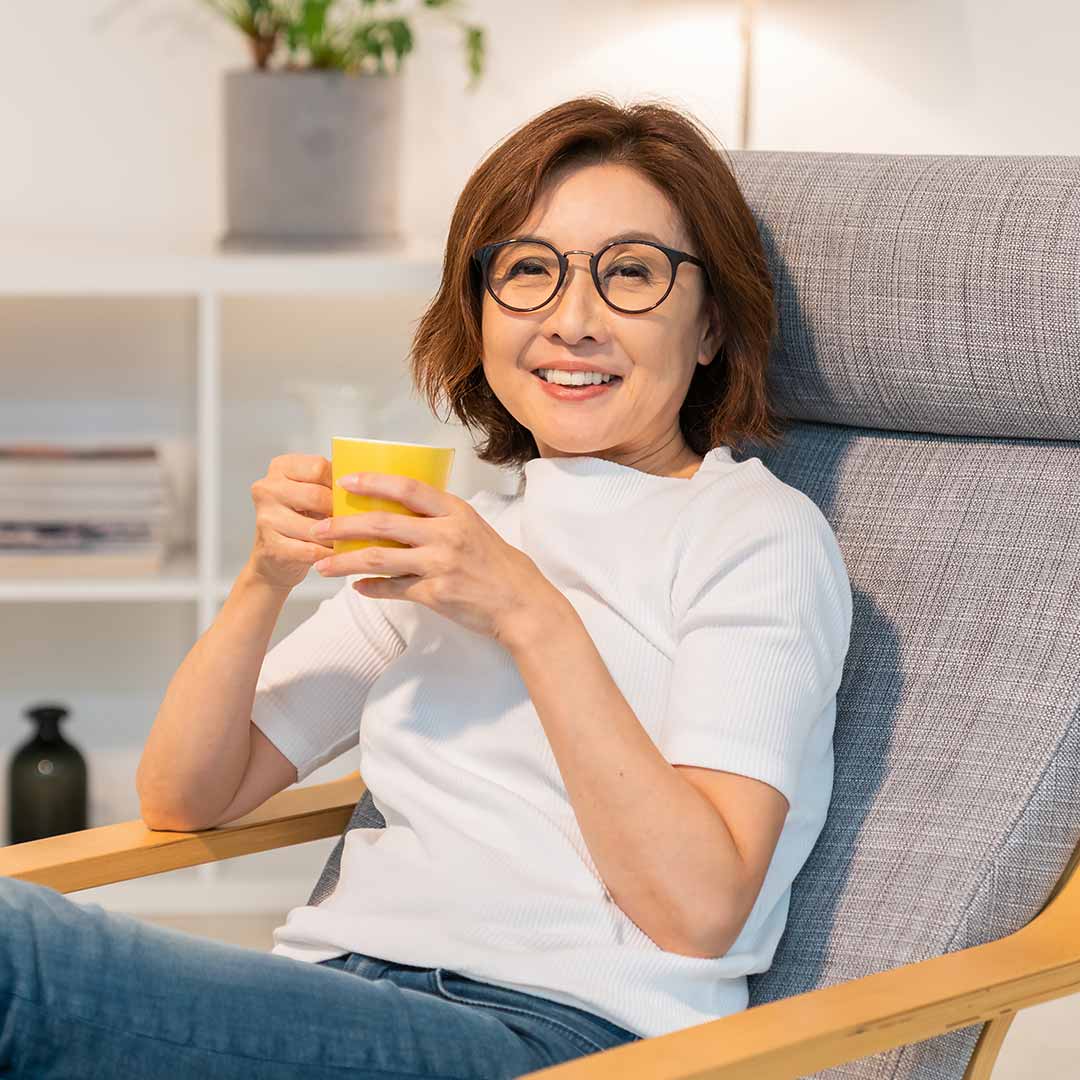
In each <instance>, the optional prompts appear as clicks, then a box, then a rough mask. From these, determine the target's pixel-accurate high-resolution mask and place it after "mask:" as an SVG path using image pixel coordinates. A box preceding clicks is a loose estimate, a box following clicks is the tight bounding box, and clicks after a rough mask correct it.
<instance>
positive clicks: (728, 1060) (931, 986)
mask: <svg viewBox="0 0 1080 1080" xmlns="http://www.w3.org/2000/svg"><path fill="white" fill-rule="evenodd" d="M365 790H366V788H365V785H364V782H363V778H362V777H361V775H360V773H359V772H352V773H350V774H349V775H347V776H344V777H342V778H340V779H338V780H333V781H330V782H329V783H324V784H314V785H308V786H304V787H293V788H290V789H288V790H286V791H283V792H281V793H279V794H278V795H275V796H274V797H273V798H271V799H268V800H267V801H266V802H265V803H264V804H263V805H262V806H261V807H259V808H258V809H257V810H254V811H252V812H251V813H250V814H247V815H245V816H244V817H242V818H238V819H237V820H236V821H234V822H231V823H229V824H228V825H223V826H220V827H218V828H214V829H206V830H203V831H201V832H167V831H157V830H152V829H149V828H147V826H146V824H145V823H144V822H143V821H141V820H135V821H124V822H121V823H119V824H116V825H104V826H101V827H100V828H96V829H86V830H84V831H81V832H74V833H66V834H64V835H62V836H52V837H48V838H47V839H44V840H34V841H31V842H29V843H24V844H13V845H9V846H8V847H5V848H0V873H2V874H4V875H5V876H7V877H12V878H18V879H20V880H22V881H32V882H36V883H38V884H41V885H47V886H49V887H50V888H53V889H56V890H57V891H58V892H62V893H68V892H74V891H76V890H79V889H90V888H95V887H97V886H99V885H107V884H110V883H112V882H114V881H127V880H129V879H131V878H139V877H146V876H149V875H150V874H160V873H163V872H164V871H166V870H176V869H178V868H180V867H182V866H196V865H198V864H200V863H208V862H215V861H216V860H218V859H231V858H233V857H234V856H237V855H248V854H251V853H253V852H256V851H269V850H271V849H272V848H279V847H287V846H289V845H290V844H304V843H307V842H308V841H311V840H320V839H323V838H325V837H330V836H339V835H340V834H341V833H342V832H343V831H344V829H345V827H346V825H347V824H348V822H349V819H350V817H351V816H352V812H353V808H354V806H355V805H356V803H357V802H358V801H359V800H360V798H361V797H362V796H363V794H364V791H365ZM1078 863H1080V845H1078V847H1077V849H1076V851H1075V852H1073V855H1072V858H1071V859H1070V860H1069V864H1068V866H1067V867H1066V868H1065V872H1064V873H1063V874H1062V876H1061V879H1060V880H1059V881H1058V883H1057V885H1056V886H1055V887H1054V891H1053V892H1052V893H1051V895H1050V897H1049V899H1048V900H1047V902H1046V904H1044V906H1043V908H1042V910H1041V911H1040V912H1039V913H1038V915H1037V916H1036V917H1035V918H1034V919H1032V921H1031V922H1030V923H1028V924H1027V925H1026V926H1024V927H1022V928H1021V929H1020V930H1017V931H1016V932H1015V933H1012V934H1009V935H1008V936H1007V937H1004V938H1001V939H1000V940H998V941H992V942H988V943H987V944H985V945H977V946H974V947H972V948H968V949H961V950H959V951H957V952H951V953H946V954H945V955H943V956H937V957H932V958H930V959H928V960H922V961H919V962H918V963H914V964H906V965H904V966H903V967H898V968H894V969H892V970H889V971H882V972H878V973H876V974H873V975H867V976H864V977H863V978H860V979H853V980H851V981H849V982H844V983H838V984H836V985H833V986H829V987H823V988H820V989H817V990H813V991H810V992H808V993H805V994H796V995H794V996H792V997H788V998H784V999H782V1000H779V1001H772V1002H769V1003H767V1004H764V1005H758V1006H755V1007H753V1008H749V1009H744V1010H742V1011H741V1012H738V1013H734V1014H732V1015H730V1016H725V1017H721V1018H720V1019H719V1020H712V1021H709V1022H708V1023H705V1024H700V1025H695V1026H694V1027H691V1028H686V1029H684V1030H682V1031H675V1032H671V1033H670V1034H668V1035H662V1036H656V1037H653V1038H648V1039H642V1040H641V1041H639V1042H635V1043H628V1044H627V1045H625V1046H619V1047H615V1048H614V1049H611V1050H606V1051H603V1052H601V1053H596V1054H591V1055H589V1056H587V1057H584V1058H580V1059H577V1060H574V1061H568V1062H565V1063H563V1064H562V1065H556V1066H552V1067H550V1068H546V1069H541V1070H538V1071H536V1072H532V1073H529V1074H528V1075H529V1077H543V1078H545V1080H546V1078H548V1077H550V1078H551V1080H556V1078H558V1080H691V1078H693V1080H736V1078H741V1080H745V1078H746V1077H750V1076H752V1077H754V1080H791V1078H796V1077H801V1076H805V1075H806V1074H808V1073H813V1072H816V1071H817V1070H819V1069H825V1068H828V1067H830V1066H833V1065H840V1064H843V1063H845V1062H849V1061H855V1060H857V1059H859V1058H863V1057H870V1056H872V1055H874V1054H877V1053H880V1052H882V1051H885V1050H890V1049H892V1048H893V1047H896V1046H906V1045H908V1044H910V1043H916V1042H921V1041H923V1040H924V1039H929V1038H932V1037H934V1036H936V1035H943V1034H945V1033H946V1032H949V1031H953V1030H955V1029H957V1028H964V1027H969V1026H971V1025H972V1024H977V1023H980V1022H982V1023H983V1025H984V1026H983V1030H982V1032H981V1033H980V1036H979V1040H978V1042H977V1044H976V1046H975V1050H974V1052H973V1054H972V1057H971V1061H970V1063H969V1064H968V1068H967V1072H966V1073H965V1077H964V1080H987V1078H988V1077H989V1076H990V1074H991V1071H992V1069H993V1066H994V1062H995V1060H996V1059H997V1055H998V1051H999V1049H1000V1047H1001V1044H1002V1042H1003V1041H1004V1038H1005V1033H1006V1032H1007V1031H1008V1029H1009V1025H1010V1024H1011V1023H1012V1019H1013V1017H1014V1016H1015V1015H1016V1013H1017V1012H1018V1011H1019V1010H1020V1009H1025V1008H1027V1007H1028V1006H1029V1005H1037V1004H1038V1003H1039V1002H1043V1001H1050V1000H1052V999H1054V998H1060V997H1065V996H1066V995H1068V994H1072V993H1075V992H1077V991H1080V874H1077V872H1076V871H1077V865H1078Z"/></svg>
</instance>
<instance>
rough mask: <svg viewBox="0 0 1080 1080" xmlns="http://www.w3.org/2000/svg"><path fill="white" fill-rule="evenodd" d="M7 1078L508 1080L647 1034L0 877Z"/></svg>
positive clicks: (1, 1068) (1, 1022) (423, 975)
mask: <svg viewBox="0 0 1080 1080" xmlns="http://www.w3.org/2000/svg"><path fill="white" fill-rule="evenodd" d="M0 930H2V938H0V1076H16V1077H26V1078H30V1077H33V1078H34V1080H61V1078H63V1080H76V1078H77V1080H95V1078H97V1077H102V1078H105V1077H107V1078H108V1080H127V1078H129V1077H130V1078H132V1080H153V1078H155V1077H168V1078H169V1080H184V1078H186V1077H192V1078H198V1080H208V1078H210V1077H213V1078H214V1080H233V1078H235V1080H252V1078H259V1080H262V1078H275V1080H276V1078H281V1080H285V1078H289V1080H324V1078H325V1080H330V1078H331V1077H334V1078H335V1080H343V1078H345V1077H357V1078H359V1077H365V1078H366V1077H373V1078H374V1077H378V1078H380V1080H389V1078H394V1077H410V1078H418V1077H423V1078H427V1077H442V1078H446V1080H450V1078H455V1080H474V1078H486V1077H492V1078H494V1077H507V1078H509V1077H517V1076H521V1075H522V1074H524V1073H528V1072H532V1071H534V1070H537V1069H542V1068H544V1067H546V1066H549V1065H556V1064H558V1063H559V1062H563V1061H568V1060H570V1059H571V1058H578V1057H584V1056H586V1055H588V1054H595V1053H598V1052H600V1051H603V1050H608V1049H610V1048H612V1047H615V1046H620V1045H621V1044H623V1043H627V1042H635V1041H637V1040H638V1039H639V1038H640V1036H638V1035H636V1034H634V1033H633V1032H630V1031H627V1030H625V1029H624V1028H621V1027H619V1026H618V1025H616V1024H613V1023H610V1022H609V1021H607V1020H604V1019H602V1018H601V1017H599V1016H594V1015H593V1014H592V1013H590V1012H587V1011H585V1010H583V1009H576V1008H572V1007H571V1006H569V1005H563V1004H560V1003H558V1002H554V1001H548V1000H546V999H544V998H540V997H536V996H535V995H533V994H525V993H520V992H518V991H516V990H504V989H502V988H501V987H496V986H491V985H489V984H487V983H483V982H477V981H475V980H473V979H468V978H466V977H464V976H463V975H458V974H456V973H455V972H453V971H448V970H446V969H445V968H421V967H411V966H409V965H407V964H394V963H390V962H388V961H385V960H379V959H376V958H375V957H371V956H365V955H363V954H361V953H349V954H348V955H346V956H341V957H336V958H335V959H333V960H325V961H323V962H322V963H318V964H314V963H307V962H304V961H302V960H294V959H292V958H291V957H287V956H276V955H274V954H272V953H269V952H260V951H258V950H256V949H247V948H242V947H240V946H236V945H225V944H221V943H220V942H216V941H210V940H207V939H205V938H200V937H197V936H195V935H193V934H186V933H182V932H180V931H178V930H172V929H168V928H166V927H160V926H153V925H151V924H149V923H145V922H142V921H141V920H139V919H137V918H134V917H133V916H130V915H124V914H122V913H119V912H110V911H106V910H105V909H103V908H102V907H101V906H100V905H98V904H90V903H85V904H80V903H76V902H75V901H73V900H70V899H69V898H68V897H66V896H65V895H64V894H63V893H59V892H57V891H56V890H55V889H50V888H48V887H46V886H44V885H35V884H31V883H29V882H24V881H17V880H15V879H14V878H7V877H0Z"/></svg>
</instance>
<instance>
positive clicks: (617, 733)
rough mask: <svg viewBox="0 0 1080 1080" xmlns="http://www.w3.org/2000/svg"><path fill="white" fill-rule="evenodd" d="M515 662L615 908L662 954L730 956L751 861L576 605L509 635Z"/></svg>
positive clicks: (556, 607) (556, 605) (535, 613)
mask: <svg viewBox="0 0 1080 1080" xmlns="http://www.w3.org/2000/svg"><path fill="white" fill-rule="evenodd" d="M503 644H504V647H505V648H506V649H507V651H508V652H509V653H510V655H511V656H512V657H513V659H514V661H515V663H516V665H517V668H518V671H519V672H520V673H521V677H522V681H523V682H524V684H525V688H526V689H527V690H528V692H529V697H530V699H531V700H532V703H533V707H534V708H535V709H536V713H537V715H538V716H539V718H540V722H541V724H542V725H543V728H544V732H545V734H546V735H547V738H548V742H549V743H550V744H551V748H552V751H553V753H554V755H555V760H556V762H557V764H558V766H559V771H560V772H561V774H562V777H563V782H564V783H565V785H566V790H567V794H568V796H569V798H570V802H571V804H572V805H573V807H574V813H575V816H576V817H577V820H578V825H579V826H580V828H581V833H582V836H583V837H584V839H585V843H586V845H587V846H588V849H589V854H590V855H591V856H592V859H593V862H594V863H595V864H596V869H597V871H598V872H599V874H600V877H601V879H602V880H603V882H604V885H605V886H606V888H607V891H608V893H609V894H610V896H611V898H612V900H613V901H614V902H615V903H616V904H617V905H618V906H619V907H620V908H621V909H622V910H623V911H624V912H625V913H626V914H627V915H628V916H629V917H630V919H631V920H633V922H634V923H636V924H637V926H638V927H640V928H641V929H642V930H643V931H644V932H645V933H646V934H647V935H648V936H649V937H650V938H651V939H652V940H653V941H654V942H655V943H656V944H657V945H659V946H660V948H662V949H665V950H667V951H669V952H677V953H682V954H684V955H687V956H702V957H705V956H719V955H723V952H724V951H726V946H718V945H717V943H718V942H721V941H722V942H726V945H730V943H731V939H732V936H733V935H732V933H731V927H732V925H733V922H734V921H735V911H736V908H737V906H738V901H739V898H740V882H741V880H742V870H741V858H740V856H739V852H738V849H737V848H736V846H735V843H734V840H733V839H732V836H731V833H730V832H729V831H728V828H727V826H726V824H725V822H724V820H723V819H722V818H721V817H720V815H719V814H718V813H717V811H716V810H715V808H714V807H713V806H712V805H711V804H710V803H709V802H708V801H707V800H706V799H704V798H703V797H702V795H701V793H700V792H699V791H697V790H696V789H695V788H694V787H693V785H692V784H690V783H688V782H687V781H686V780H685V779H684V778H683V777H682V776H680V775H679V773H678V772H677V771H676V770H675V769H674V768H673V767H672V765H671V764H670V763H669V762H668V761H667V760H666V759H665V758H664V756H663V755H662V754H661V753H660V751H659V750H658V749H657V747H656V745H655V744H654V743H653V741H652V739H651V738H650V736H649V733H648V732H647V731H646V730H645V728H644V727H642V724H641V721H640V720H638V718H637V716H636V715H635V714H634V711H633V709H632V708H631V707H630V704H629V702H627V700H626V698H625V697H624V696H623V694H622V691H621V690H620V689H619V687H618V686H617V684H616V683H615V680H614V679H613V678H612V677H611V672H610V671H608V668H607V665H606V664H605V663H604V659H603V657H602V656H601V655H600V653H599V651H598V650H597V648H596V644H595V642H594V641H593V640H592V638H591V637H590V635H589V632H588V630H587V628H586V627H585V624H584V623H583V622H582V621H581V618H580V616H579V615H578V613H577V611H576V610H575V609H574V607H573V606H572V605H571V604H570V602H569V601H568V600H566V598H565V597H552V596H549V597H547V598H546V599H544V600H543V601H542V602H539V603H537V604H536V605H534V607H533V608H532V609H531V611H530V612H528V613H525V614H523V615H522V617H521V618H520V619H519V620H518V621H517V623H516V625H515V627H514V628H513V629H511V630H508V632H507V634H506V635H505V637H504V641H503Z"/></svg>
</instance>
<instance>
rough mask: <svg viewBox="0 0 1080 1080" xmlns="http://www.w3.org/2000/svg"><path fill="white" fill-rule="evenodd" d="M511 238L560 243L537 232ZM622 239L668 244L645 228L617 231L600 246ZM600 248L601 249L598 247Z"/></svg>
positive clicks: (555, 245) (554, 244) (553, 244)
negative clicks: (536, 233) (538, 234)
mask: <svg viewBox="0 0 1080 1080" xmlns="http://www.w3.org/2000/svg"><path fill="white" fill-rule="evenodd" d="M510 239H511V240H543V241H544V242H545V243H548V244H551V245H552V246H553V247H557V246H558V245H557V244H556V243H555V241H554V240H551V239H549V238H548V237H546V236H537V235H535V234H533V235H531V236H512V237H510ZM620 240H652V241H653V242H654V243H657V244H667V241H666V240H661V239H660V237H659V236H657V235H656V234H655V233H651V232H647V231H646V230H645V229H626V230H625V231H623V232H620V233H616V234H615V235H614V236H609V237H608V238H607V239H606V240H604V241H602V242H601V244H600V247H604V246H605V245H606V244H614V243H616V242H617V241H620ZM597 250H599V249H597Z"/></svg>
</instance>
